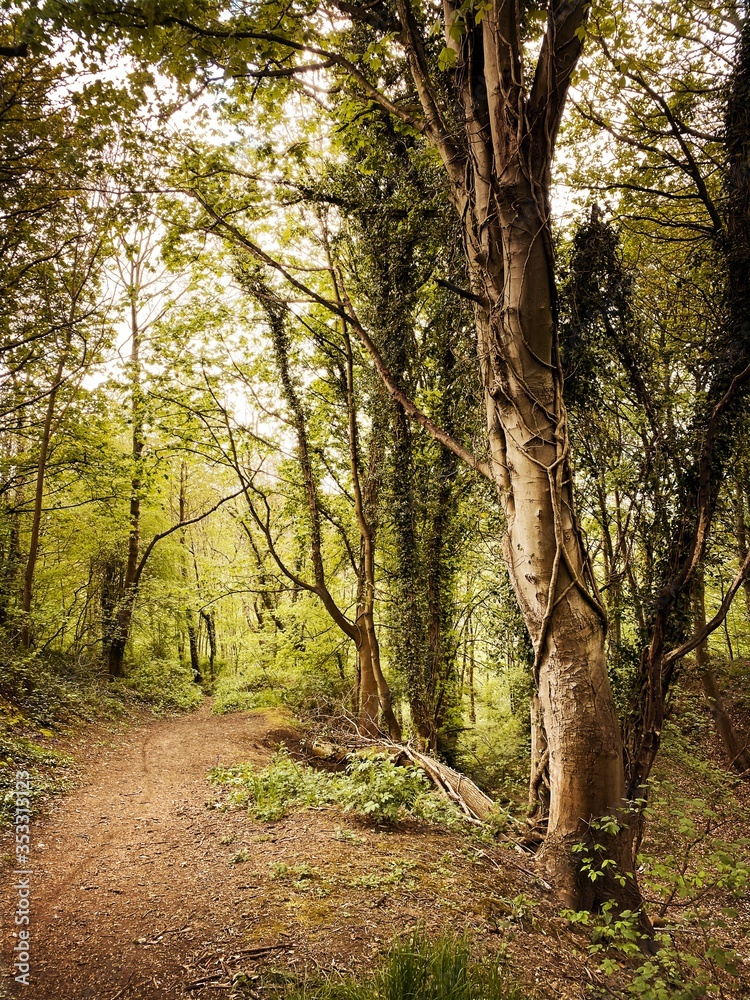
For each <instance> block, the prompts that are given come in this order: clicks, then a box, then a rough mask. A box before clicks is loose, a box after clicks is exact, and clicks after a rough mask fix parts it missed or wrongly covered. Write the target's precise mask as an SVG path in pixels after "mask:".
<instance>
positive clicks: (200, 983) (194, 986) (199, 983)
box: [113, 972, 225, 1000]
mask: <svg viewBox="0 0 750 1000" xmlns="http://www.w3.org/2000/svg"><path fill="white" fill-rule="evenodd" d="M224 975H225V973H224V972H217V973H216V975H215V976H206V977H205V978H204V979H196V980H195V981H194V982H192V983H187V984H186V986H185V992H186V993H189V992H190V991H191V990H201V989H203V987H204V986H209V985H210V984H211V983H215V982H216V981H217V980H218V979H223V978H224ZM113 1000H114V998H113Z"/></svg>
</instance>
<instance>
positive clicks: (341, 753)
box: [306, 738, 494, 824]
mask: <svg viewBox="0 0 750 1000" xmlns="http://www.w3.org/2000/svg"><path fill="white" fill-rule="evenodd" d="M306 749H307V753H308V755H309V757H308V759H309V760H310V763H311V764H313V765H314V764H315V763H320V762H322V761H324V760H328V761H336V762H339V763H341V762H343V761H344V760H346V758H347V757H348V756H350V755H351V754H354V753H357V752H358V751H360V752H361V751H363V750H364V751H367V750H369V751H376V752H379V753H387V754H389V755H390V756H391V757H392V759H393V761H394V763H397V764H398V763H402V762H407V761H408V762H409V763H410V764H411V765H412V766H413V767H418V768H419V769H420V770H421V771H424V773H425V774H426V775H427V777H428V778H429V779H430V781H431V782H432V784H433V785H434V786H435V788H436V789H437V790H438V792H440V794H441V795H443V796H444V798H446V799H448V800H449V801H451V802H453V803H455V804H456V805H457V806H458V807H459V809H460V810H461V811H462V812H463V814H464V815H465V816H466V819H467V820H468V821H469V822H471V823H477V824H479V823H482V822H483V821H484V820H486V819H487V818H488V816H489V815H490V813H491V812H492V808H493V806H494V802H493V801H492V799H491V798H490V797H489V796H488V795H485V793H484V792H483V791H482V790H481V788H479V787H478V786H477V785H475V784H474V782H473V781H472V780H471V778H467V777H466V775H465V774H461V772H460V771H456V770H455V769H454V768H452V767H449V766H448V765H447V764H444V763H443V762H442V761H439V760H437V759H436V758H435V757H431V756H429V755H428V754H426V753H422V752H421V751H419V750H415V749H414V747H412V746H410V745H409V744H408V743H393V742H390V741H385V740H366V739H362V738H360V739H357V740H356V742H355V741H349V740H347V741H346V743H345V744H344V745H341V744H339V745H334V744H332V743H328V742H324V743H315V744H313V745H312V746H311V747H307V748H306Z"/></svg>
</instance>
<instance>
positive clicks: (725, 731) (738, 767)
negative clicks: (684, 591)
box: [694, 569, 750, 779]
mask: <svg viewBox="0 0 750 1000" xmlns="http://www.w3.org/2000/svg"><path fill="white" fill-rule="evenodd" d="M694 606H695V616H694V627H695V631H696V632H697V631H699V630H700V629H702V628H704V627H705V624H706V596H705V586H704V578H703V570H702V569H701V570H700V571H699V573H698V579H697V580H696V587H695V596H694ZM695 662H696V666H697V667H698V672H699V674H700V679H701V687H702V688H703V693H704V695H705V696H706V701H707V702H708V707H709V708H710V710H711V717H712V718H713V720H714V726H715V727H716V734H717V736H718V737H719V740H720V742H721V745H722V746H723V747H724V750H725V751H726V755H727V757H728V759H729V763H730V765H731V766H732V767H733V768H734V770H735V771H737V772H738V774H740V775H742V777H743V778H748V779H750V747H749V746H748V742H747V740H743V739H742V738H741V737H740V734H739V733H738V732H737V730H736V729H735V728H734V725H733V723H732V720H731V718H730V717H729V715H728V713H727V710H726V707H725V705H724V700H723V698H722V697H721V691H720V690H719V685H718V684H717V682H716V677H715V675H714V673H713V671H712V670H711V658H710V656H709V653H708V640H704V641H703V642H702V643H700V645H699V646H697V647H696V649H695Z"/></svg>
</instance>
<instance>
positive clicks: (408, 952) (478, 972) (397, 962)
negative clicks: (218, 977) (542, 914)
mask: <svg viewBox="0 0 750 1000" xmlns="http://www.w3.org/2000/svg"><path fill="white" fill-rule="evenodd" d="M243 985H245V984H243V983H242V982H241V981H238V982H237V983H236V986H238V987H240V988H241V987H242V986H243ZM247 985H248V986H249V987H253V986H255V985H257V984H255V983H251V982H248V984H247ZM524 996H525V995H524V993H523V992H522V991H521V989H520V987H519V986H518V985H517V984H516V983H515V982H513V980H512V979H511V978H510V976H509V975H508V974H507V973H506V971H505V970H504V969H503V968H502V967H501V966H499V965H498V963H497V961H493V960H492V959H489V958H486V959H481V960H480V959H474V958H473V957H472V954H471V948H470V946H469V942H468V941H467V939H466V938H465V937H458V936H454V935H449V934H446V935H443V936H441V937H439V938H438V939H437V940H435V941H430V940H429V939H428V938H426V937H425V936H424V935H423V934H420V933H416V934H413V935H412V936H410V937H409V938H407V939H405V940H403V941H396V942H395V943H394V944H393V945H392V946H391V948H390V949H389V951H388V952H387V954H386V955H385V956H384V957H383V959H382V960H381V962H380V964H379V965H378V966H377V968H376V969H374V970H373V971H372V972H370V973H366V974H364V975H360V976H346V977H343V978H333V977H329V978H327V979H325V980H324V981H322V982H320V983H317V984H313V985H310V984H306V985H304V986H302V987H295V988H293V989H292V990H289V991H287V992H286V993H285V1000H524Z"/></svg>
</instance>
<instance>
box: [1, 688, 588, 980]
mask: <svg viewBox="0 0 750 1000" xmlns="http://www.w3.org/2000/svg"><path fill="white" fill-rule="evenodd" d="M285 726H286V728H284V727H285ZM86 736H88V742H87V741H86ZM105 737H106V738H105V739H104V740H102V739H101V733H97V731H96V730H95V729H94V730H93V731H89V732H88V734H86V733H84V734H83V740H82V741H81V744H80V746H77V747H76V748H74V750H75V752H76V756H77V757H78V759H79V760H81V759H83V760H84V761H85V763H84V765H83V768H82V773H81V775H80V781H79V787H77V789H76V790H75V791H73V792H71V793H69V794H67V795H65V796H64V797H61V798H59V799H57V800H55V801H54V802H53V804H52V807H51V808H50V809H49V810H48V814H47V815H46V816H45V817H44V818H41V817H37V818H36V819H35V820H34V822H33V824H32V837H31V846H32V855H31V861H32V864H31V867H32V869H33V875H32V876H31V887H30V888H31V923H30V928H29V929H30V955H31V958H30V961H31V970H32V971H31V985H30V986H29V987H26V986H23V985H19V984H17V983H16V982H15V981H14V979H13V975H14V973H13V972H12V971H11V969H12V949H13V946H14V944H16V942H17V938H16V937H15V927H14V926H13V914H14V912H15V909H16V902H17V896H18V893H17V890H16V889H15V888H14V884H15V881H14V877H13V871H12V868H11V867H10V865H11V862H10V861H9V860H8V856H9V854H10V851H11V848H12V842H11V840H10V834H9V833H8V832H6V833H5V834H4V836H3V840H2V851H3V852H4V853H5V861H4V862H3V883H2V890H1V891H0V912H1V913H2V923H3V939H2V978H1V979H0V996H3V997H17V996H23V997H26V998H27V1000H31V998H33V1000H53V998H54V1000H84V998H87V1000H145V998H173V997H186V996H194V997H201V998H202V997H216V996H221V995H224V996H230V995H231V996H232V997H235V996H237V997H240V996H252V997H258V996H259V995H263V993H265V987H266V986H273V984H274V983H276V984H278V983H280V982H283V981H301V980H304V979H305V978H306V977H308V976H310V975H313V976H315V975H320V971H321V970H327V971H331V970H332V971H337V970H340V971H346V970H348V969H351V968H353V967H355V966H361V965H362V964H365V965H366V964H368V963H369V962H370V961H371V960H372V958H373V956H374V955H375V954H376V953H377V952H378V951H382V950H383V948H385V947H386V946H387V944H388V942H389V941H390V940H391V939H392V938H393V936H394V934H396V933H401V932H405V931H407V930H408V929H409V928H411V927H415V926H417V925H422V926H424V927H426V928H427V929H428V930H430V929H432V928H438V927H445V926H447V927H452V928H463V929H465V930H467V931H468V932H469V933H471V934H472V936H473V937H474V939H475V941H476V942H479V941H480V940H482V941H483V942H484V944H485V946H486V947H489V948H490V949H493V948H498V947H500V946H502V947H505V948H506V949H507V947H508V944H509V941H510V954H511V955H513V953H514V952H516V951H517V952H518V953H527V954H528V952H529V951H530V950H531V938H530V937H529V936H528V933H527V932H528V931H529V930H530V929H529V928H526V927H525V926H524V923H523V921H522V920H518V921H516V922H515V923H514V922H513V920H514V918H513V915H512V913H511V915H510V918H509V919H510V921H511V925H510V933H507V932H506V930H503V931H502V936H501V935H499V934H498V926H497V925H498V922H499V923H500V924H501V925H503V926H505V925H506V924H507V922H508V914H507V913H504V912H503V903H502V901H501V903H500V904H499V905H500V909H499V910H498V909H497V905H498V904H497V899H498V897H501V898H503V899H505V900H507V899H508V898H511V897H513V896H514V895H515V894H517V893H518V892H519V891H523V890H524V889H526V890H529V891H532V890H531V886H532V878H531V877H530V876H531V873H528V875H526V874H524V873H523V872H521V871H519V870H518V868H517V867H516V868H515V869H514V868H513V867H512V865H513V862H512V861H510V863H508V862H507V860H506V859H507V851H506V852H505V855H506V859H504V858H503V857H501V853H502V852H501V850H500V849H499V848H495V847H488V848H486V849H483V848H481V847H479V846H477V845H476V844H474V845H471V844H467V841H466V839H465V838H464V837H462V836H461V834H460V833H459V832H452V831H446V830H441V829H437V828H434V827H424V826H417V825H415V824H410V825H404V826H403V827H401V828H399V829H396V830H391V831H382V830H376V829H368V828H366V827H362V826H361V825H359V824H357V823H356V822H354V821H350V820H349V819H348V818H347V817H345V816H343V815H342V814H341V813H340V812H339V811H338V810H336V809H333V808H324V809H318V810H309V811H305V812H301V813H297V814H294V815H290V816H287V817H285V818H284V819H282V820H280V821H279V822H276V823H273V824H261V823H257V822H254V821H253V820H252V819H251V818H250V817H249V816H248V814H247V812H246V811H244V810H229V811H227V810H223V809H220V808H212V806H217V805H220V804H221V801H220V800H221V798H222V795H223V794H224V793H222V792H220V791H219V790H218V789H216V788H215V787H213V786H211V785H210V784H209V783H208V782H207V780H206V774H207V772H208V771H209V769H210V768H211V767H212V766H214V765H215V764H217V763H222V764H230V763H234V762H239V761H250V762H252V763H253V764H254V765H258V766H263V764H265V763H266V762H267V761H268V760H269V759H270V757H271V755H272V753H273V749H274V747H275V746H276V745H278V743H279V742H281V741H284V740H287V741H293V740H294V737H295V734H294V732H293V731H292V730H290V729H289V725H288V722H285V720H284V719H283V717H282V718H281V719H280V718H279V716H278V714H275V713H273V712H257V713H248V714H236V715H229V716H223V717H222V716H218V717H217V716H215V715H211V714H210V712H209V710H208V708H207V707H205V706H204V707H203V708H202V709H201V710H200V711H198V712H196V713H194V714H191V715H186V716H182V717H178V718H170V719H160V720H159V719H153V718H148V719H145V720H144V719H141V720H140V721H138V722H137V723H135V724H131V725H128V726H127V727H120V728H119V730H116V731H114V732H112V731H111V730H109V731H107V732H106V733H105ZM488 890H489V891H490V892H491V893H492V896H491V898H490V899H489V902H488V897H487V893H488ZM545 934H546V932H545ZM556 936H557V935H556V933H555V932H554V931H553V930H552V929H551V930H550V936H549V937H546V940H545V944H548V945H549V948H548V950H547V952H546V953H544V954H538V955H537V956H535V958H534V961H533V967H532V968H529V967H528V957H527V960H526V963H524V964H526V966H527V967H526V969H525V970H524V971H525V976H524V978H525V979H526V980H527V982H528V985H529V986H532V987H533V986H535V985H538V984H541V983H543V984H544V986H545V992H547V995H549V992H548V991H549V989H550V988H551V989H552V993H553V995H555V996H560V997H563V996H565V997H579V996H582V995H583V991H582V990H581V989H580V988H579V987H578V986H577V983H576V981H578V982H580V979H579V977H580V975H581V969H580V967H578V968H573V967H570V957H569V956H570V952H569V947H570V945H569V943H568V944H567V945H566V946H565V947H562V946H561V942H559V941H556V940H555V938H556ZM563 954H566V955H567V956H568V957H567V965H568V969H567V970H564V969H563V968H562V967H561V959H562V956H563ZM566 973H567V974H566ZM222 990H224V991H225V992H224V993H223V994H222V992H221V991H222ZM230 991H231V992H230Z"/></svg>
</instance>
